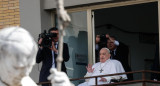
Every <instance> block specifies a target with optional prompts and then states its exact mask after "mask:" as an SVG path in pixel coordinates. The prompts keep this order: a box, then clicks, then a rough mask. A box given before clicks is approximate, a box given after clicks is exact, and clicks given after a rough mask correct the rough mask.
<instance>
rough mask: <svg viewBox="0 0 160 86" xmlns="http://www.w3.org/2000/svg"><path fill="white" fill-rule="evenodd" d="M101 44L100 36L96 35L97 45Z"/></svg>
mask: <svg viewBox="0 0 160 86" xmlns="http://www.w3.org/2000/svg"><path fill="white" fill-rule="evenodd" d="M99 42H100V35H96V43H99Z"/></svg>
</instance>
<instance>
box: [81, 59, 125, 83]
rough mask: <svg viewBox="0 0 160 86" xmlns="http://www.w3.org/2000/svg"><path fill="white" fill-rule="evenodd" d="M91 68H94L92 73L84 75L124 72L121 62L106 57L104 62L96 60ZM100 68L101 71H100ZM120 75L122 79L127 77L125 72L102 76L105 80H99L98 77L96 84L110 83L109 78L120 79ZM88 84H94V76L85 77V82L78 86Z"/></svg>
mask: <svg viewBox="0 0 160 86" xmlns="http://www.w3.org/2000/svg"><path fill="white" fill-rule="evenodd" d="M92 68H94V71H93V73H88V72H87V74H86V76H85V77H89V76H99V75H107V74H114V73H123V72H125V71H124V68H123V66H122V64H121V63H120V62H119V61H118V60H111V59H108V60H107V61H106V62H104V63H101V62H98V63H96V64H94V65H93V66H92ZM101 69H102V70H103V71H100V70H101ZM120 77H122V78H123V79H127V76H126V74H123V75H116V76H106V77H103V78H106V80H107V82H102V81H99V80H100V79H101V78H98V85H100V84H108V83H110V80H111V79H120ZM90 85H95V78H91V79H87V80H86V82H84V83H82V84H79V85H78V86H90Z"/></svg>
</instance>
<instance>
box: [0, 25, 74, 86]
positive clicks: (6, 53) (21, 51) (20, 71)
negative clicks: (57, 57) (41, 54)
mask: <svg viewBox="0 0 160 86" xmlns="http://www.w3.org/2000/svg"><path fill="white" fill-rule="evenodd" d="M36 54H37V44H36V42H35V41H34V39H33V38H32V36H31V35H30V33H29V32H28V31H27V30H25V29H23V28H21V27H8V28H4V29H1V30H0V86H37V85H36V83H35V82H34V81H33V80H32V79H31V78H30V77H29V73H30V72H31V70H32V67H33V65H34V64H35V57H36ZM62 77H63V78H62ZM49 79H50V80H51V82H53V84H54V86H71V83H70V81H69V79H68V77H67V75H66V74H64V73H63V72H58V71H56V69H51V75H50V76H49ZM53 84H52V85H53Z"/></svg>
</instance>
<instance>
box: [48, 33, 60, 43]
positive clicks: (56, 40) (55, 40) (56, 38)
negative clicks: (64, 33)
mask: <svg viewBox="0 0 160 86" xmlns="http://www.w3.org/2000/svg"><path fill="white" fill-rule="evenodd" d="M50 33H56V34H57V37H52V40H53V41H54V42H58V38H59V32H58V30H52V31H51V32H50Z"/></svg>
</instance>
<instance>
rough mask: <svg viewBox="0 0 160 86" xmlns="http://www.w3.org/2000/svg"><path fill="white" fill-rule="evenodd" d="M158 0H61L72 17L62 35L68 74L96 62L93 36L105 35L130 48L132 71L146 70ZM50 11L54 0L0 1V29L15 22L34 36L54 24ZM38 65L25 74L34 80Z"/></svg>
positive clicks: (155, 35)
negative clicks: (64, 33)
mask: <svg viewBox="0 0 160 86" xmlns="http://www.w3.org/2000/svg"><path fill="white" fill-rule="evenodd" d="M159 3H160V0H78V1H77V0H76V1H75V0H64V5H65V8H66V10H67V12H68V13H69V15H70V17H71V20H72V21H71V23H70V24H69V26H68V27H67V28H66V29H65V32H66V36H65V37H64V42H66V43H68V45H69V53H70V56H71V58H70V60H69V62H67V63H66V66H67V71H68V76H69V77H70V78H80V77H83V76H84V75H85V73H86V69H85V66H86V65H87V64H88V63H91V64H93V63H95V54H94V53H95V35H96V34H106V33H109V34H111V35H115V36H116V37H117V38H118V40H119V41H122V42H123V43H125V44H127V45H128V46H129V50H130V54H129V63H130V66H131V68H132V70H133V71H134V70H145V69H150V68H151V65H152V64H153V60H154V57H155V47H156V43H157V42H158V44H159V25H160V24H159V11H158V10H159V8H160V5H159ZM55 9H56V3H55V1H54V0H0V29H1V28H3V27H6V26H12V25H18V26H21V27H23V28H26V29H27V30H28V31H29V32H31V34H32V35H33V37H34V38H35V40H37V39H38V35H39V34H40V33H41V32H43V30H45V29H46V30H48V29H49V28H51V27H53V26H57V20H56V10H55ZM106 25H111V27H109V26H106ZM135 62H137V63H136V64H135ZM40 67H41V64H36V65H35V66H34V68H33V70H32V73H31V75H30V76H31V77H32V78H33V79H34V80H35V81H36V82H38V77H39V71H40ZM134 78H135V79H138V78H139V77H138V76H134ZM81 82H83V81H76V82H73V83H75V84H78V83H81Z"/></svg>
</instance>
